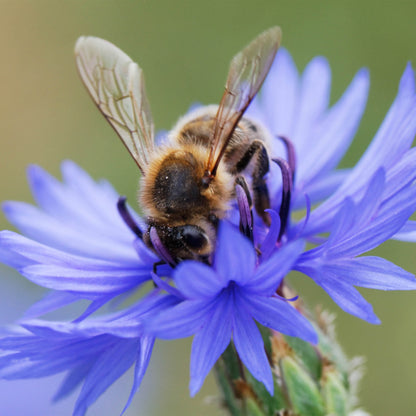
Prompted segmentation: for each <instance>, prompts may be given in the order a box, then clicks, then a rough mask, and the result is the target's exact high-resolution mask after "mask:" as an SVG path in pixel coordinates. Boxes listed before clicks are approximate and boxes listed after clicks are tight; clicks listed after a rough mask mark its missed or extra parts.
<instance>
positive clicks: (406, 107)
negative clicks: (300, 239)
mask: <svg viewBox="0 0 416 416" xmlns="http://www.w3.org/2000/svg"><path fill="white" fill-rule="evenodd" d="M413 83H414V81H413V71H412V70H411V68H410V67H407V69H406V71H405V73H404V74H403V77H402V80H401V83H400V87H399V92H398V94H397V97H396V99H395V101H394V103H393V105H392V106H391V108H390V110H389V112H388V114H387V116H386V118H385V119H384V121H383V124H382V125H381V127H380V129H379V130H378V132H377V134H376V136H375V137H374V139H373V141H372V143H371V144H370V146H369V148H368V149H367V151H366V152H365V154H364V155H363V156H362V158H361V159H360V161H359V162H358V164H357V165H356V166H355V168H354V169H353V170H352V171H351V174H350V175H349V176H348V178H347V179H346V181H345V182H344V183H343V184H342V185H341V187H340V188H338V190H337V191H336V192H335V194H334V195H333V196H332V197H331V198H329V199H328V200H327V201H325V202H324V203H323V204H322V205H321V206H319V207H318V208H317V209H315V210H314V211H313V212H312V213H311V217H310V221H309V222H308V224H307V226H306V228H305V230H304V232H305V234H306V235H310V234H314V233H317V232H323V231H327V230H328V225H329V224H331V222H332V221H333V216H334V213H335V212H336V211H337V206H338V205H339V204H340V203H341V202H342V200H344V199H345V197H346V196H353V197H354V196H355V195H357V194H360V192H362V188H363V187H365V186H366V185H367V184H368V180H369V178H370V177H372V176H373V174H374V173H375V172H376V171H377V170H378V169H379V168H380V167H384V168H385V170H386V172H387V173H388V171H389V169H391V168H393V167H394V166H395V165H396V164H397V163H398V162H399V161H400V159H401V158H402V157H403V155H404V153H405V152H406V151H407V150H408V149H409V147H410V145H411V143H412V141H413V138H414V136H415V133H416V97H415V96H414V90H413ZM391 137H394V140H391Z"/></svg>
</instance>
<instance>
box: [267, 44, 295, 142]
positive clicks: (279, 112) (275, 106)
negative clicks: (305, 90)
mask: <svg viewBox="0 0 416 416" xmlns="http://www.w3.org/2000/svg"><path fill="white" fill-rule="evenodd" d="M298 89H299V77H298V73H297V69H296V65H295V63H294V62H293V59H292V57H291V56H290V54H289V52H288V51H287V50H286V49H284V48H280V49H279V52H278V53H277V55H276V58H275V61H274V62H273V65H272V67H271V69H270V71H269V74H268V76H267V78H266V80H265V82H264V84H263V88H262V90H261V95H260V100H261V103H262V110H263V112H264V118H265V120H266V122H267V123H268V126H269V127H270V130H271V133H272V134H273V135H283V136H287V137H292V136H293V128H294V126H295V117H296V112H297V105H298ZM276 92H278V93H276Z"/></svg>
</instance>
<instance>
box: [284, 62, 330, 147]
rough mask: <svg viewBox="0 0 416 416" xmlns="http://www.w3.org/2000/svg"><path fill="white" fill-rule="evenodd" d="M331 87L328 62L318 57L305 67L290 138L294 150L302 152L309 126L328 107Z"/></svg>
mask: <svg viewBox="0 0 416 416" xmlns="http://www.w3.org/2000/svg"><path fill="white" fill-rule="evenodd" d="M330 87H331V68H330V67H329V64H328V61H327V60H326V59H325V58H323V57H321V56H318V57H316V58H314V59H312V60H311V61H310V62H309V64H308V65H307V66H306V68H305V70H304V72H303V74H302V79H301V88H300V94H299V104H298V109H297V112H298V113H297V122H296V125H295V126H294V133H293V136H292V137H291V140H293V141H294V142H295V143H296V149H299V151H300V152H302V149H303V148H304V147H305V146H306V147H308V148H309V149H310V148H311V146H310V143H309V142H308V138H309V135H310V133H311V131H310V130H311V126H312V125H313V124H314V123H315V122H316V121H317V120H318V119H319V118H320V117H322V114H323V113H324V111H325V110H326V108H327V107H328V102H329V93H330Z"/></svg>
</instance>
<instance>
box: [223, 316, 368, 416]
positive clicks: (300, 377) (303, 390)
mask: <svg viewBox="0 0 416 416" xmlns="http://www.w3.org/2000/svg"><path fill="white" fill-rule="evenodd" d="M299 309H301V308H299ZM301 311H303V312H304V309H303V308H302V309H301ZM308 319H309V320H310V321H312V322H313V320H312V319H311V317H310V316H309V315H308ZM313 323H314V326H315V329H316V331H317V332H318V335H319V344H318V345H317V346H316V345H311V344H309V343H307V342H305V341H303V340H301V339H299V338H294V337H289V336H284V335H282V334H279V333H276V332H274V331H270V330H268V329H267V328H260V330H261V332H262V335H263V339H264V341H265V342H264V345H265V350H266V353H267V356H268V357H269V360H270V365H271V368H272V371H273V375H274V395H273V396H271V395H270V394H269V393H268V391H267V390H266V388H265V387H264V385H263V384H262V383H260V382H259V381H257V380H256V379H255V378H254V377H253V376H252V375H251V374H250V373H249V372H248V371H247V369H246V368H244V366H243V364H242V363H241V361H240V359H239V357H238V355H237V353H236V351H235V348H234V346H233V345H232V344H231V345H230V346H229V347H228V348H227V350H226V351H225V352H224V354H223V355H222V357H221V359H220V360H219V361H218V363H217V364H216V376H217V381H218V385H219V387H220V390H221V392H222V403H223V407H224V408H225V409H226V410H227V411H228V414H229V415H231V416H370V415H369V414H368V413H366V412H364V411H363V410H360V409H357V408H356V407H357V399H356V390H357V383H358V380H359V378H360V376H361V367H362V360H357V359H353V360H349V359H347V358H346V356H345V354H344V353H343V351H342V348H341V347H340V346H339V344H338V343H337V341H336V338H335V331H334V325H333V319H332V317H331V316H330V315H329V314H327V313H325V312H317V315H316V318H315V321H314V322H313Z"/></svg>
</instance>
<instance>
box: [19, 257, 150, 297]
mask: <svg viewBox="0 0 416 416" xmlns="http://www.w3.org/2000/svg"><path fill="white" fill-rule="evenodd" d="M21 273H22V274H23V276H25V277H26V278H27V279H29V280H31V281H32V282H34V283H36V284H38V285H41V286H44V287H47V288H49V289H54V290H65V291H69V292H73V293H74V292H75V293H78V294H80V295H82V296H85V297H88V298H89V299H91V298H92V297H96V296H100V295H106V294H113V295H114V296H116V295H117V294H119V293H121V292H124V291H128V290H130V289H132V288H133V287H136V286H139V285H140V284H141V283H143V282H145V281H147V280H149V274H148V273H142V274H139V273H138V272H137V270H134V269H132V270H117V269H110V268H109V269H108V270H105V269H102V270H94V269H78V268H76V267H63V266H56V265H46V264H35V265H31V266H27V267H24V268H23V269H21Z"/></svg>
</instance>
